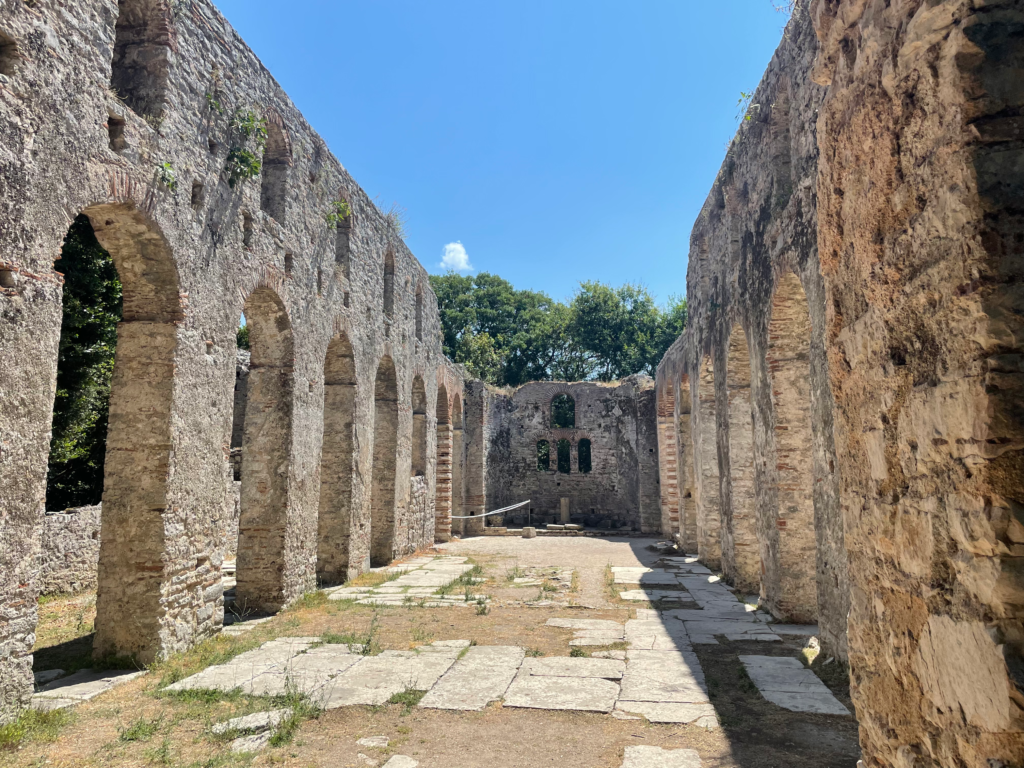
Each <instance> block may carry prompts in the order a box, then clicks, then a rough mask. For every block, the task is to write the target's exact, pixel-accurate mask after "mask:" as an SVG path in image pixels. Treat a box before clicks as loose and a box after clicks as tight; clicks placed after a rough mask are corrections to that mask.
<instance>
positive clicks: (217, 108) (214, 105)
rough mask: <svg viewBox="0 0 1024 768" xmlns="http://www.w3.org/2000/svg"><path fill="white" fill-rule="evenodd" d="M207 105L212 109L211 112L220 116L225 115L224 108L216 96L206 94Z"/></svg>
mask: <svg viewBox="0 0 1024 768" xmlns="http://www.w3.org/2000/svg"><path fill="white" fill-rule="evenodd" d="M206 105H207V106H208V107H209V108H210V111H211V112H216V113H217V114H218V115H223V114H224V106H223V105H222V104H221V103H220V99H218V98H217V96H216V95H215V94H212V93H208V94H206Z"/></svg>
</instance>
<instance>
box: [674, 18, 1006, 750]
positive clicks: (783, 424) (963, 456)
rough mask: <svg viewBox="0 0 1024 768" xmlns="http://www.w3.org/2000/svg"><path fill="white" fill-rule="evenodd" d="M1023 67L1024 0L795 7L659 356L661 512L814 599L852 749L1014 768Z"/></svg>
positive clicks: (748, 572)
mask: <svg viewBox="0 0 1024 768" xmlns="http://www.w3.org/2000/svg"><path fill="white" fill-rule="evenodd" d="M1022 83H1024V3H1021V2H1019V0H994V1H992V2H982V1H981V0H977V1H975V2H970V1H968V0H962V1H960V0H953V1H950V2H920V1H913V0H910V1H908V2H898V3H892V2H883V1H882V0H876V1H871V2H869V1H868V0H813V1H812V2H810V3H809V4H807V3H802V4H798V6H797V10H796V13H795V14H794V18H793V20H792V22H791V24H790V25H789V27H788V29H787V32H786V35H785V38H784V40H783V42H782V44H781V45H780V47H779V50H778V52H777V53H776V56H775V58H774V59H773V61H772V63H771V65H770V66H769V68H768V70H767V72H766V74H765V77H764V79H763V81H762V82H761V84H760V87H759V89H758V91H757V93H756V94H755V95H754V98H753V104H754V105H756V108H755V109H754V111H753V112H752V114H751V120H750V121H748V122H745V123H744V125H743V126H742V127H741V130H740V132H739V134H738V136H737V139H736V141H734V142H733V144H732V146H731V148H730V152H729V156H728V157H727V160H726V163H725V164H724V166H723V168H722V171H721V172H720V174H719V177H718V179H717V180H716V182H715V185H714V187H713V189H712V192H711V195H710V197H709V199H708V202H707V204H706V205H705V207H704V210H703V211H702V213H701V216H700V218H699V220H698V222H697V224H696V225H695V227H694V233H693V237H692V240H691V253H690V265H689V270H688V298H689V302H690V311H691V323H690V326H689V327H688V329H687V331H686V333H685V334H684V335H683V336H682V337H681V338H680V339H679V340H678V341H677V342H676V344H675V345H673V347H672V348H671V349H670V350H669V352H668V354H667V355H666V356H665V359H664V360H663V362H662V364H661V367H660V368H659V370H658V377H657V382H658V430H659V444H660V446H661V456H662V459H661V463H662V466H661V471H662V481H663V484H662V492H663V493H662V519H663V521H664V524H665V525H666V526H669V527H671V530H672V532H673V534H674V535H676V536H677V537H678V538H679V539H680V540H681V541H682V542H683V543H684V545H685V546H688V547H690V546H692V547H696V548H697V549H698V550H699V552H700V556H701V558H702V559H703V560H705V561H706V562H708V563H709V564H719V565H720V566H721V567H722V568H723V570H724V571H725V572H726V574H727V575H728V576H729V578H730V579H731V580H733V581H734V582H735V583H737V584H743V585H744V586H746V587H747V588H759V589H760V590H761V591H762V594H763V595H764V597H765V598H766V602H767V604H768V605H769V607H770V608H771V609H772V611H773V613H775V614H776V615H777V616H782V617H787V618H788V617H796V616H797V615H799V612H801V611H802V612H803V614H804V616H806V618H814V617H815V616H816V618H817V620H818V622H819V624H820V628H821V638H822V641H823V643H824V644H825V646H826V651H827V652H830V653H836V654H838V655H840V656H846V657H847V658H848V660H849V664H850V671H851V693H852V696H853V700H854V703H855V705H856V711H857V717H858V720H859V722H860V725H861V743H862V747H863V752H864V763H865V765H866V766H868V767H869V768H879V767H881V766H885V767H886V768H930V767H933V766H934V767H938V766H950V767H952V766H966V767H968V768H998V767H999V766H1016V765H1022V764H1024V694H1022V691H1024V662H1022V657H1024V653H1022V650H1024V629H1022V621H1021V619H1022V617H1024V586H1022V585H1024V569H1022V567H1021V563H1022V559H1021V558H1022V556H1024V534H1022V531H1024V513H1022V510H1024V495H1022V494H1024V491H1022V488H1024V482H1022V480H1024V471H1022V467H1024V460H1022V456H1024V412H1022V411H1021V406H1020V403H1021V402H1022V397H1021V391H1022V389H1021V381H1022V376H1024V373H1022V372H1024V365H1022V364H1021V363H1020V359H1021V351H1020V341H1019V339H1020V338H1022V335H1024V334H1022V331H1024V329H1022V321H1021V317H1022V316H1024V312H1022V310H1024V298H1022V297H1021V291H1020V289H1019V281H1020V274H1021V272H1022V267H1024V259H1022V254H1024V224H1022V218H1021V214H1020V213H1019V210H1020V205H1019V201H1020V200H1021V199H1024V162H1022V160H1021V158H1022V157H1024V145H1022V141H1024V130H1022V127H1021V126H1022V117H1021V115H1022V107H1024V87H1022ZM787 112H788V114H789V119H788V120H787V119H785V114H786V113H787ZM787 160H788V162H787ZM787 181H788V183H787ZM737 328H739V330H737ZM797 364H798V365H799V370H797ZM748 370H749V377H748V375H747V371H748ZM737 372H738V373H737ZM748 412H749V417H748V416H747V413H748ZM748 418H749V421H748ZM799 435H805V436H807V437H806V439H805V440H798V439H794V437H798V436H799ZM802 445H803V446H808V447H809V448H810V450H809V451H808V450H806V449H804V450H801V446H802ZM751 468H752V471H751ZM751 476H752V478H753V481H752V482H751ZM751 488H752V489H753V490H752V493H751ZM751 495H752V496H753V498H752V499H751V498H750V497H751ZM751 518H752V521H753V525H751ZM753 546H756V548H757V553H758V556H759V557H758V558H747V557H744V556H742V554H741V553H742V552H743V550H745V549H751V548H752V547H753ZM811 551H813V552H814V556H813V557H807V554H808V553H810V552H811ZM794 558H802V559H796V560H795V561H794ZM810 563H813V564H814V568H813V569H810V568H803V567H801V566H802V564H810ZM751 566H754V567H751ZM756 566H760V567H761V568H760V570H761V572H760V574H758V573H757V570H758V568H757V567H756ZM815 597H816V600H815V599H814V598H815ZM794 609H795V612H794Z"/></svg>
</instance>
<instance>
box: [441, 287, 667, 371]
mask: <svg viewBox="0 0 1024 768" xmlns="http://www.w3.org/2000/svg"><path fill="white" fill-rule="evenodd" d="M430 282H431V286H432V287H433V289H434V293H435V294H436V295H437V300H438V306H439V309H440V313H441V328H442V333H443V336H444V339H443V343H444V351H445V354H446V355H448V357H449V358H451V359H452V360H454V361H455V362H457V363H461V364H463V365H465V366H466V368H467V369H468V370H469V372H470V374H472V375H474V376H478V377H480V378H481V379H483V380H484V381H487V382H489V383H491V384H496V385H499V386H506V385H507V386H519V385H521V384H525V383H526V382H528V381H542V380H546V379H558V380H564V381H584V380H588V379H600V380H602V381H612V380H615V379H619V378H622V377H624V376H629V375H630V374H633V373H648V374H653V373H654V372H655V370H656V369H657V366H658V363H659V362H660V360H661V358H662V356H663V355H664V354H665V351H666V350H667V349H668V348H669V346H670V345H671V344H672V342H674V341H675V340H676V338H677V337H678V336H679V334H680V333H682V332H683V328H684V327H685V325H686V299H685V298H679V297H671V298H670V299H669V303H668V306H667V307H664V308H662V307H659V306H658V305H657V304H656V303H655V301H654V299H653V297H652V296H651V295H650V293H649V292H648V291H647V289H646V288H644V287H642V286H638V285H631V284H626V285H623V286H622V287H620V288H612V287H610V286H607V285H605V284H603V283H600V282H584V283H581V284H580V287H579V289H578V290H577V292H576V294H575V295H574V296H573V298H572V300H571V301H570V302H569V303H568V304H563V303H561V302H557V301H554V300H552V299H551V297H549V296H547V295H546V294H544V293H539V292H536V291H525V290H524V291H518V290H516V289H515V288H514V287H513V286H512V284H511V283H509V282H508V281H507V280H503V279H502V278H500V277H498V276H497V275H492V274H489V273H487V272H481V273H479V274H477V275H475V276H462V275H459V274H456V273H454V272H449V273H448V274H445V275H432V276H431V278H430Z"/></svg>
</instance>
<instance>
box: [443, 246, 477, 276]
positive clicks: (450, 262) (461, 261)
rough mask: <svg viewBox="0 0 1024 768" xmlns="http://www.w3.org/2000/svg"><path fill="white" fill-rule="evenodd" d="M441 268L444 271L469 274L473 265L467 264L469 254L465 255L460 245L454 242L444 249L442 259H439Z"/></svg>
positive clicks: (463, 248)
mask: <svg viewBox="0 0 1024 768" xmlns="http://www.w3.org/2000/svg"><path fill="white" fill-rule="evenodd" d="M441 266H442V267H444V268H445V269H453V270H455V271H456V272H470V271H472V269H473V265H472V264H470V263H469V254H468V253H466V249H465V247H463V245H462V243H461V242H459V241H458V240H456V241H455V242H454V243H448V245H446V246H445V247H444V257H443V258H442V259H441Z"/></svg>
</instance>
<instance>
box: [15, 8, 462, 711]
mask: <svg viewBox="0 0 1024 768" xmlns="http://www.w3.org/2000/svg"><path fill="white" fill-rule="evenodd" d="M0 34H2V35H3V39H4V41H5V44H4V46H3V54H2V57H0V75H2V77H0V147H2V151H0V218H2V220H3V222H4V224H3V227H0V445H2V450H0V475H2V476H3V478H4V481H3V483H0V509H2V510H3V514H2V516H0V541H3V542H4V546H3V547H2V548H0V613H2V615H3V616H4V617H5V618H4V621H3V623H0V649H2V650H0V711H2V714H0V718H5V717H7V716H9V715H10V713H11V711H12V710H11V705H16V704H18V703H19V702H23V701H24V700H25V697H26V696H27V694H28V692H29V691H30V690H31V656H30V650H31V646H32V642H33V637H34V635H33V632H34V627H35V618H36V609H35V605H36V595H37V593H38V589H39V585H38V582H37V581H36V580H35V579H34V578H33V569H34V567H35V564H36V563H37V562H38V551H39V541H40V537H39V533H40V530H41V525H42V521H43V514H42V510H43V508H44V507H43V503H44V492H45V485H46V484H45V474H46V465H47V450H48V446H49V430H50V421H51V410H52V404H53V396H54V383H55V373H56V360H57V344H58V339H59V335H60V322H61V275H60V264H59V262H57V263H56V264H55V263H54V260H55V259H56V258H57V257H58V256H59V254H60V250H61V244H62V241H63V239H64V236H65V234H66V232H67V230H68V228H69V225H70V223H71V221H72V220H73V219H74V218H75V217H76V216H78V215H79V214H82V213H84V214H85V215H86V216H88V217H89V220H90V222H91V224H92V226H93V228H94V230H95V231H96V235H97V238H98V239H99V241H100V243H101V244H102V245H103V247H104V248H106V249H107V250H108V251H109V252H110V254H111V256H112V257H113V260H114V263H115V265H116V266H117V268H118V271H119V274H120V277H121V280H122V283H123V287H124V317H123V322H122V323H121V325H120V327H119V331H118V348H117V357H116V362H115V372H114V377H113V390H112V395H111V405H110V428H109V434H108V453H107V462H106V465H107V473H106V480H105V492H104V499H103V520H102V536H101V553H100V562H99V586H98V599H97V611H98V615H97V620H96V627H97V637H96V651H97V652H98V653H109V652H116V653H121V654H133V655H135V656H137V657H138V658H139V660H140V661H149V660H152V659H155V658H158V657H161V656H164V655H166V654H168V653H170V652H172V651H175V650H179V649H183V648H186V647H188V646H190V645H191V644H193V643H194V642H196V641H198V640H200V639H202V638H204V637H207V636H209V635H211V634H212V633H214V632H216V631H217V630H218V628H219V627H220V625H221V621H222V615H223V600H222V595H221V586H220V566H221V563H222V561H223V558H224V556H225V553H226V551H227V549H228V547H227V545H226V542H225V539H226V536H225V530H226V520H228V519H230V517H231V516H232V513H231V512H230V511H229V508H230V507H231V506H232V505H233V503H234V502H233V499H234V495H233V493H231V483H232V482H233V467H232V466H231V464H230V463H229V457H230V449H231V447H232V445H233V441H232V424H233V412H234V396H235V383H236V379H237V377H236V348H235V333H236V329H237V327H238V322H239V317H240V315H241V314H242V312H243V311H244V312H245V316H246V320H247V323H248V325H249V327H250V336H251V342H252V357H251V362H250V370H249V376H248V382H247V397H246V412H245V413H246V416H245V423H246V426H245V429H244V434H243V435H242V440H241V447H242V459H241V469H240V477H241V479H240V483H241V488H240V494H239V497H240V520H239V535H238V572H237V578H238V596H239V600H240V601H241V602H244V603H247V604H248V605H250V606H257V607H262V608H265V609H268V610H273V609H276V608H279V607H281V606H282V605H285V604H287V603H288V602H290V601H291V600H293V599H295V598H296V597H298V596H299V595H301V594H302V593H303V591H305V590H307V589H310V588H312V587H313V586H314V584H315V583H316V578H317V575H318V571H320V572H321V575H322V576H324V577H326V578H343V577H344V576H345V575H350V574H352V573H356V572H358V571H359V570H361V569H362V568H365V567H366V565H367V564H368V562H369V559H370V551H371V545H372V543H373V536H372V531H371V528H372V526H371V519H372V516H371V509H373V510H375V511H376V512H377V513H378V515H380V518H379V519H380V520H381V521H382V522H381V526H379V528H383V529H385V530H387V532H388V534H389V538H386V539H385V540H384V541H383V542H377V544H378V545H379V546H378V550H379V552H380V553H383V556H384V557H388V556H394V555H396V554H400V553H401V552H404V551H408V550H410V549H412V548H414V547H416V546H418V545H423V544H428V543H430V542H432V541H433V539H434V536H435V532H434V527H433V525H431V524H427V523H426V522H423V524H421V521H419V520H418V519H416V516H415V513H414V512H411V511H410V510H412V509H413V507H414V506H415V507H417V508H419V509H421V510H422V508H423V505H422V503H421V501H420V499H421V495H422V488H421V487H419V486H417V487H416V488H414V484H413V481H412V478H413V476H414V475H415V474H417V471H420V472H422V475H421V476H422V478H424V479H423V480H422V481H421V483H420V485H421V484H422V483H424V482H425V483H426V486H427V495H428V497H432V496H433V494H434V493H435V490H436V489H435V469H434V468H435V461H436V458H435V457H436V455H437V434H438V432H439V430H438V429H437V424H438V419H437V414H438V413H443V412H444V411H445V410H446V408H447V409H450V408H451V401H452V399H453V398H458V397H459V391H460V389H461V386H462V377H461V374H460V373H459V372H458V371H457V369H454V368H452V367H451V366H450V364H449V363H447V361H445V360H444V358H443V356H442V354H441V349H440V330H439V322H438V315H437V306H436V300H435V298H434V296H433V294H432V292H431V290H430V286H429V283H428V280H427V275H426V272H425V271H424V269H423V268H422V267H421V266H420V264H419V263H418V262H417V261H416V259H415V258H414V257H413V255H412V254H411V253H410V252H409V251H408V249H407V248H406V247H405V245H404V243H403V242H402V240H401V238H400V237H399V236H398V234H397V233H396V232H395V230H394V228H393V227H392V225H391V224H390V222H389V221H388V219H386V218H385V217H384V216H383V215H381V213H380V212H379V211H378V210H377V209H376V208H375V207H374V205H373V203H372V202H371V201H370V200H369V198H368V197H367V196H366V194H365V193H364V192H363V191H362V190H361V189H360V188H359V187H358V185H357V184H356V183H355V182H354V181H353V179H352V178H351V177H350V176H349V174H348V173H347V172H346V171H345V169H344V167H343V166H342V165H341V163H340V162H339V161H338V160H337V159H335V158H334V157H333V156H332V155H331V153H330V152H329V151H328V150H327V148H326V146H325V145H324V142H323V141H322V139H320V137H319V136H317V135H316V133H315V132H314V131H313V130H312V129H311V128H310V126H309V125H308V124H307V123H306V122H305V120H304V119H303V117H302V115H301V114H300V113H299V112H298V111H297V110H296V109H295V107H294V105H293V104H292V103H291V102H290V101H289V100H288V98H287V96H286V95H285V94H284V93H283V92H282V91H281V89H280V87H279V86H278V84H277V83H276V82H275V81H274V80H273V78H272V77H271V76H270V74H269V73H268V72H267V71H266V69H265V68H264V67H263V66H262V65H261V64H260V62H259V61H258V59H257V58H256V57H255V56H254V55H253V53H252V52H251V51H250V50H249V49H248V48H247V47H246V46H245V45H244V43H243V42H242V41H241V40H240V39H239V38H238V36H237V34H236V33H235V32H234V30H232V29H231V27H230V26H229V25H228V23H227V22H226V21H225V19H224V18H223V17H222V16H221V15H220V14H219V13H218V12H217V10H216V9H215V8H214V6H213V5H212V4H211V3H209V2H206V0H186V1H185V2H174V3H170V2H166V0H121V2H119V3H118V2H114V0H82V1H81V2H76V3H72V4H67V3H58V2H56V0H38V2H34V3H24V2H21V1H20V0H3V2H2V3H0ZM261 121H265V123H261ZM247 125H248V126H249V127H248V128H247V127H246V126H247ZM253 125H256V126H259V125H265V126H266V131H267V137H266V142H265V146H264V145H262V144H261V142H260V141H259V129H258V128H256V129H255V132H253V128H252V126H253ZM247 152H249V153H252V159H255V160H258V161H261V163H262V168H261V171H260V172H259V173H258V174H256V175H254V176H253V177H251V178H249V177H247V175H246V174H245V173H244V172H243V173H240V172H239V169H240V168H242V167H243V166H244V165H245V162H243V161H245V160H246V159H247V155H246V154H245V153H247ZM232 169H233V170H232ZM343 201H344V202H345V203H346V204H347V205H348V206H349V208H350V211H351V213H350V215H349V216H347V217H344V216H335V217H333V218H332V217H331V214H337V213H338V211H339V210H344V206H340V203H341V202H343ZM336 204H339V205H336ZM416 377H419V379H420V380H421V381H420V385H419V389H417V385H416V383H415V379H416ZM382 379H385V380H386V381H385V385H386V386H385V387H384V390H380V388H379V387H378V386H377V384H378V383H379V382H380V381H381V380H382ZM439 390H443V391H444V392H445V395H444V399H445V400H446V401H448V402H447V403H446V404H445V405H444V406H442V405H441V404H440V403H439V402H438V394H439ZM415 392H421V393H423V396H424V397H425V399H426V402H425V404H424V403H422V402H420V403H419V404H418V405H415V404H414V402H413V400H414V393H415ZM328 401H329V402H330V403H332V404H336V403H340V404H342V406H340V407H344V408H345V409H347V410H346V411H344V412H343V413H340V412H339V411H338V408H337V407H335V406H334V405H332V406H330V407H329V408H327V410H326V412H325V402H328ZM381 411H385V412H387V413H388V417H387V418H388V420H389V421H388V424H387V426H388V429H389V431H390V432H391V438H390V442H388V443H387V445H386V446H385V447H386V448H387V451H386V452H385V451H384V448H383V447H382V449H381V450H379V451H375V450H374V446H375V443H377V442H378V441H377V439H376V438H377V437H378V435H379V427H380V425H381V422H380V421H378V420H377V419H376V417H375V414H376V413H377V412H381ZM416 415H422V416H423V417H424V419H423V423H424V425H425V427H426V428H425V429H423V430H422V431H421V433H420V434H422V435H423V436H424V442H425V443H426V445H425V449H424V451H423V452H422V456H423V457H426V460H425V461H422V460H421V466H420V467H419V468H418V469H417V471H414V468H413V460H414V457H413V432H414V425H415V423H416V422H417V419H416V418H415V416H416ZM328 416H329V418H327V417H328ZM460 426H461V425H460ZM324 445H329V446H330V447H331V450H329V451H324V452H322V451H321V447H322V446H324ZM381 445H382V446H384V444H383V443H381ZM375 453H376V456H375ZM337 477H346V478H349V479H350V484H349V485H347V486H346V487H345V488H343V489H340V490H339V489H338V488H337V483H334V484H333V485H331V486H328V487H325V483H324V482H322V481H325V480H326V479H328V478H330V479H334V478H337ZM376 480H379V481H380V482H379V483H375V481H376ZM375 486H376V487H375ZM377 490H379V491H380V493H377V494H376V500H377V502H378V503H375V501H374V498H375V491H377ZM413 502H415V503H413ZM426 508H427V509H430V508H431V505H430V504H429V503H428V504H427V505H426ZM430 514H431V516H433V511H431V512H430ZM319 521H325V522H327V523H328V524H325V525H320V522H319ZM320 542H328V544H327V545H326V546H321V545H320ZM318 551H320V552H321V553H323V552H325V551H330V552H332V553H334V554H335V555H337V556H336V557H333V559H331V560H330V562H329V563H328V562H327V559H325V558H318ZM321 566H322V567H321ZM325 569H326V570H325Z"/></svg>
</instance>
